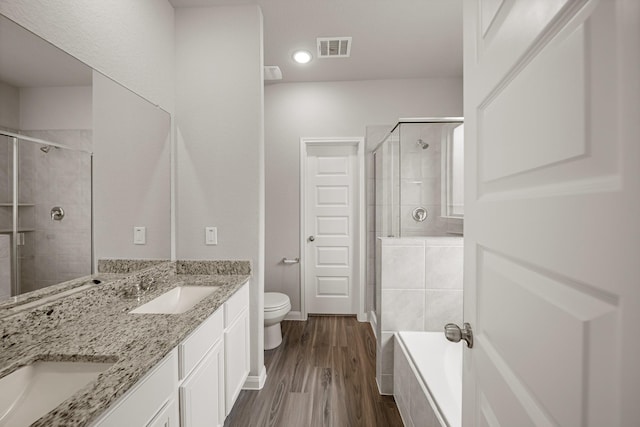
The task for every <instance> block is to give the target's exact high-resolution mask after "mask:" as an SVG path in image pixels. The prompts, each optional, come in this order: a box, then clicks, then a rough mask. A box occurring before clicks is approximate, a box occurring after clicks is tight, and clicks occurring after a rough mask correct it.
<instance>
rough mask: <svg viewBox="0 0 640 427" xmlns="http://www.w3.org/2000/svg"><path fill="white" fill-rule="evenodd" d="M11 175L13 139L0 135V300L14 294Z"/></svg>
mask: <svg viewBox="0 0 640 427" xmlns="http://www.w3.org/2000/svg"><path fill="white" fill-rule="evenodd" d="M13 175H14V174H13V141H12V139H11V138H9V137H6V136H4V135H0V300H1V299H4V298H7V297H10V296H12V295H14V294H15V289H13V283H15V281H14V279H13V276H14V275H15V271H14V270H15V269H14V265H13V259H14V255H15V247H14V246H13V244H12V243H13V239H14V226H13V225H14V224H13V222H14V221H13V211H14V208H13Z"/></svg>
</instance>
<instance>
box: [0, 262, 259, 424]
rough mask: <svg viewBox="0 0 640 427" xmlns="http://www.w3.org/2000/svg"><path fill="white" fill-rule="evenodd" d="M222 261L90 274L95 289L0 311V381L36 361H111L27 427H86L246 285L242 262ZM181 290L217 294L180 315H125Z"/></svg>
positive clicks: (245, 267) (247, 270) (245, 268)
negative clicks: (143, 285)
mask: <svg viewBox="0 0 640 427" xmlns="http://www.w3.org/2000/svg"><path fill="white" fill-rule="evenodd" d="M230 263H234V264H233V265H230V264H224V262H223V261H220V262H211V261H209V262H207V261H203V262H187V263H186V264H185V263H184V262H182V263H181V262H180V261H178V262H177V263H176V262H164V263H159V264H156V265H154V266H151V267H148V268H145V269H143V270H140V271H137V272H132V273H127V274H125V273H118V272H107V273H100V274H98V275H96V276H100V277H101V279H103V281H102V283H101V284H97V285H93V286H89V287H87V289H85V290H82V291H79V292H76V293H73V294H71V295H67V296H65V297H62V298H60V299H57V300H52V301H49V302H46V303H44V304H42V305H39V306H36V307H32V308H29V309H26V310H24V311H21V312H17V313H16V314H13V310H16V308H15V306H14V305H10V306H6V307H2V306H0V330H1V331H2V343H1V344H0V378H1V377H4V376H5V375H8V374H10V373H11V372H13V371H15V370H17V369H18V368H20V367H22V366H25V365H28V364H31V363H33V362H36V361H85V362H110V363H113V366H111V367H110V368H109V369H107V370H106V371H104V372H103V373H101V374H100V375H99V376H98V378H97V379H96V380H95V381H93V382H91V383H89V384H88V385H87V386H85V387H84V388H83V389H81V390H80V391H78V392H77V393H76V394H75V395H73V396H72V397H71V398H69V399H67V400H66V401H64V402H63V403H62V404H60V405H59V406H58V407H57V408H56V409H54V410H53V411H51V412H49V413H48V414H47V415H45V416H43V417H42V418H40V419H39V420H38V421H36V422H35V423H34V424H32V426H62V425H64V426H84V425H88V424H90V423H91V422H92V421H94V420H95V419H96V418H97V417H98V416H99V415H101V414H102V413H103V412H104V411H105V410H106V409H107V408H108V407H109V406H111V404H113V403H114V402H115V401H116V400H117V399H118V398H119V397H121V396H122V395H123V394H124V393H125V392H127V390H129V389H130V388H131V386H133V385H134V384H135V383H136V382H137V381H138V380H140V379H141V378H142V377H143V376H144V375H145V374H146V373H147V372H148V371H149V370H150V369H151V368H153V367H154V366H155V365H156V364H157V363H158V362H159V361H160V360H161V359H162V358H163V357H164V356H166V355H167V354H168V353H169V352H170V351H171V350H172V349H173V348H174V347H176V346H177V345H178V344H179V343H180V342H181V341H182V340H184V339H185V338H186V337H187V336H188V335H189V334H190V333H191V332H192V331H193V330H195V329H196V328H197V327H198V326H199V325H200V323H201V322H202V321H203V320H205V319H206V318H207V317H209V316H210V315H211V314H212V313H213V312H214V311H216V310H217V309H218V308H219V307H220V306H221V305H222V304H223V303H224V302H225V301H226V300H227V299H228V298H229V297H230V296H231V295H233V294H234V293H235V291H236V290H238V289H239V288H240V287H241V286H242V285H243V284H244V283H246V282H247V280H249V277H250V267H249V263H248V262H240V261H232V262H230ZM190 273H198V274H190ZM202 273H204V274H202ZM212 273H213V274H212ZM216 273H217V274H216ZM230 273H231V274H230ZM233 273H236V274H233ZM238 273H240V274H238ZM151 277H153V280H154V284H153V287H152V289H150V290H149V291H147V292H145V293H144V294H143V296H141V297H140V298H136V296H135V292H134V291H133V289H134V285H135V284H137V283H139V282H140V280H141V279H142V278H145V280H148V279H149V278H151ZM84 279H85V278H83V280H84ZM85 282H86V280H85ZM85 282H82V283H85ZM184 285H189V286H217V287H219V290H218V291H217V292H214V293H213V294H212V295H211V296H209V297H207V298H205V299H204V300H202V301H200V302H199V303H198V304H197V305H196V306H195V307H193V308H192V309H190V310H188V311H187V312H185V313H182V314H129V313H128V312H129V311H130V310H132V309H134V308H136V307H138V306H140V305H142V304H145V303H147V302H149V301H150V300H152V299H154V298H156V297H157V296H159V295H161V294H163V293H164V292H166V291H168V290H170V289H172V288H174V287H176V286H184ZM76 286H79V285H78V284H77V283H75V281H74V282H73V283H70V284H69V285H67V287H68V289H71V288H74V287H76ZM63 290H65V289H64V287H61V288H60V291H63ZM48 295H50V294H48ZM26 300H27V301H30V302H33V299H26ZM9 310H12V311H11V314H7V312H8V311H9ZM3 313H4V314H3ZM3 316H4V318H2V317H3Z"/></svg>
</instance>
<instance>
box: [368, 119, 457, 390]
mask: <svg viewBox="0 0 640 427" xmlns="http://www.w3.org/2000/svg"><path fill="white" fill-rule="evenodd" d="M372 156H373V180H370V181H369V182H370V183H371V182H372V183H373V189H372V191H371V192H370V193H369V194H373V199H374V200H373V201H372V202H370V203H369V207H370V209H372V210H373V212H371V216H370V217H373V227H370V230H371V229H373V231H370V234H369V239H371V240H372V242H370V245H369V248H370V250H373V251H375V252H374V254H373V257H371V258H370V259H373V266H374V267H373V270H374V271H373V272H370V274H373V290H374V292H373V295H372V299H370V300H369V301H370V304H371V309H372V311H373V314H372V317H373V318H374V319H375V324H376V326H375V327H376V336H377V337H378V340H377V359H376V360H377V363H378V366H377V367H376V368H377V369H376V377H377V380H378V385H379V387H380V391H381V392H382V393H383V394H391V393H393V345H394V344H393V336H394V333H395V332H397V331H442V326H444V323H447V322H449V321H451V322H454V321H459V318H460V317H461V316H462V256H463V247H462V233H463V215H464V203H463V192H464V184H463V180H464V179H463V178H464V176H463V170H464V124H463V119H462V118H435V119H431V118H430V119H401V120H400V121H399V122H398V123H397V124H396V125H395V126H393V127H392V128H391V130H390V131H389V132H388V133H387V134H386V135H385V137H384V138H383V139H382V141H381V142H380V143H379V144H378V145H377V146H376V147H375V148H374V150H373V152H372ZM443 322H444V323H443Z"/></svg>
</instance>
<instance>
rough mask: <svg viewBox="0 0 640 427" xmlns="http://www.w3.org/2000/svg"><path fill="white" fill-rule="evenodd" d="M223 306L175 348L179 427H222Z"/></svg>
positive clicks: (223, 414)
mask: <svg viewBox="0 0 640 427" xmlns="http://www.w3.org/2000/svg"><path fill="white" fill-rule="evenodd" d="M223 317H224V306H223V307H220V308H219V309H218V310H216V311H215V312H214V313H213V314H212V315H211V316H210V317H209V318H208V319H207V320H205V321H204V322H203V323H202V325H200V326H199V327H198V328H197V329H196V330H195V331H194V332H193V333H192V334H191V335H189V337H187V338H186V339H185V340H184V341H183V342H182V343H181V344H180V345H179V346H178V350H179V351H178V354H179V355H180V379H181V380H182V382H181V384H180V388H179V390H180V393H179V394H180V425H181V426H184V427H186V426H189V427H198V426H222V425H223V424H224V419H225V415H226V414H225V404H224V397H225V395H224V338H223V334H224V320H223Z"/></svg>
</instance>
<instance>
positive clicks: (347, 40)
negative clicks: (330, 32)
mask: <svg viewBox="0 0 640 427" xmlns="http://www.w3.org/2000/svg"><path fill="white" fill-rule="evenodd" d="M316 41H317V43H318V58H348V57H349V56H351V37H318V38H317V39H316Z"/></svg>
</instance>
